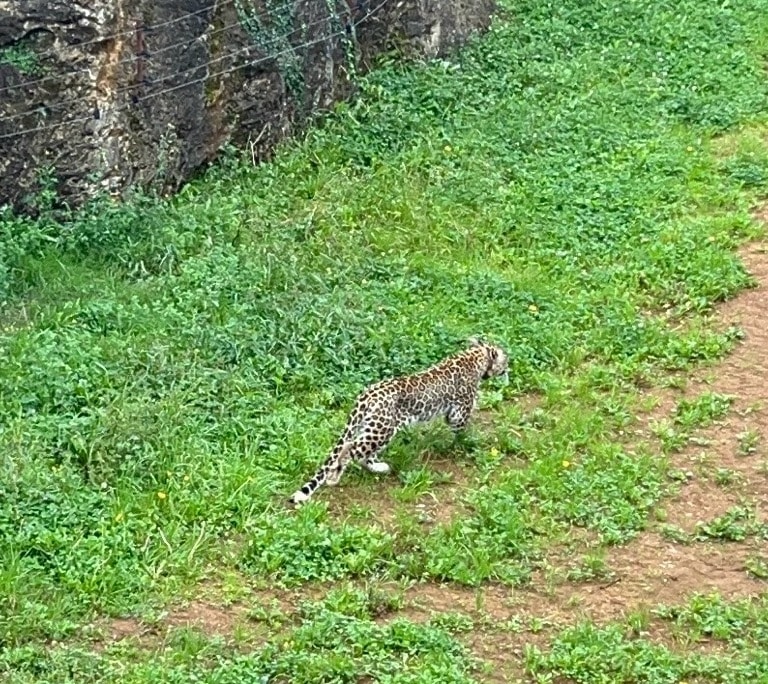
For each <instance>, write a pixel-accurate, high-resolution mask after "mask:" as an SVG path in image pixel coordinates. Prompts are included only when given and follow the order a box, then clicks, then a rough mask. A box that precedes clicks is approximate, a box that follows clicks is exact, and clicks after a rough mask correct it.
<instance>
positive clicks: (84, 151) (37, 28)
mask: <svg viewBox="0 0 768 684" xmlns="http://www.w3.org/2000/svg"><path fill="white" fill-rule="evenodd" d="M492 8H493V5H492V2H491V0H461V1H458V2H457V1H454V0H350V4H347V2H346V1H344V2H342V1H341V0H294V1H293V2H287V1H286V0H216V1H214V2H211V0H182V1H179V0H151V1H150V0H134V2H131V3H129V2H126V0H93V1H91V2H85V0H81V1H80V2H70V1H66V2H65V1H60V2H50V0H0V205H2V204H11V205H13V206H14V207H16V208H18V209H21V210H32V208H33V207H32V205H31V204H30V203H29V201H28V198H29V197H31V196H32V195H33V194H34V193H35V192H37V191H38V190H39V188H40V183H41V179H42V178H44V177H48V178H55V183H56V189H57V191H58V193H59V195H60V196H61V197H62V198H64V200H65V201H66V202H67V203H69V204H70V205H73V206H76V205H78V204H81V203H82V202H83V201H84V200H86V199H87V198H88V197H90V196H93V195H94V194H95V193H98V192H102V191H107V192H110V193H113V194H121V193H123V192H124V191H125V190H126V189H128V188H131V187H141V188H151V189H154V190H156V191H160V192H164V193H168V192H173V191H175V190H176V189H178V188H179V186H180V185H181V184H182V183H183V182H184V181H185V180H187V179H188V178H189V177H190V176H191V175H192V174H193V173H195V171H196V170H198V169H200V168H201V167H203V166H204V165H205V164H207V163H208V162H210V161H211V160H213V159H214V158H215V157H216V154H217V152H218V151H219V150H220V149H221V148H222V147H223V146H224V145H226V144H229V143H233V144H236V145H241V146H243V145H245V146H248V149H249V150H250V151H251V153H252V155H253V158H254V160H259V159H262V158H263V157H264V156H265V155H267V154H269V152H270V151H271V150H272V149H273V148H274V146H275V144H276V143H277V142H278V141H279V140H281V139H282V138H284V137H286V136H288V135H290V134H292V133H293V132H295V130H296V129H297V128H298V127H300V126H301V125H303V124H304V122H305V121H306V120H307V118H308V117H309V116H310V115H312V114H315V113H317V112H320V111H322V110H324V109H327V108H328V107H330V106H331V105H332V104H333V102H335V101H338V100H339V99H341V98H344V97H346V96H348V95H349V93H350V92H351V83H350V79H349V74H350V73H351V71H352V69H351V67H354V70H355V71H358V72H360V71H365V70H366V69H368V68H370V65H371V64H372V62H373V61H374V59H375V57H376V55H378V54H380V53H381V52H382V51H384V50H386V49H389V48H390V47H391V46H392V45H398V46H399V47H400V48H401V49H402V48H403V47H407V48H408V49H409V50H410V51H412V52H413V54H414V55H421V56H425V57H434V56H438V55H441V54H444V53H446V52H448V51H450V50H453V49H454V48H455V47H456V46H457V45H459V44H460V43H462V42H463V41H464V40H466V38H467V36H468V35H469V34H470V33H472V32H473V31H476V30H478V29H482V28H484V27H486V26H487V25H488V22H489V18H490V14H491V11H492ZM349 60H353V61H354V64H351V63H350V62H349Z"/></svg>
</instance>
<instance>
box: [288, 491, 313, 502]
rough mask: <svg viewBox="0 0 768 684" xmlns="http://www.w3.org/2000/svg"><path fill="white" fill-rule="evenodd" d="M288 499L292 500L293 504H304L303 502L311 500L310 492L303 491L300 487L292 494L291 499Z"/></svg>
mask: <svg viewBox="0 0 768 684" xmlns="http://www.w3.org/2000/svg"><path fill="white" fill-rule="evenodd" d="M288 501H290V502H291V503H292V504H296V505H298V504H302V503H304V502H305V501H309V494H305V493H304V492H302V491H301V490H300V489H299V490H298V491H295V492H294V493H293V494H292V495H291V498H290V499H288Z"/></svg>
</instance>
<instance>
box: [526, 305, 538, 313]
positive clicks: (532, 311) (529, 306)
mask: <svg viewBox="0 0 768 684" xmlns="http://www.w3.org/2000/svg"><path fill="white" fill-rule="evenodd" d="M538 310H539V307H538V306H536V305H535V304H529V305H528V311H530V312H531V313H536V312H537V311H538Z"/></svg>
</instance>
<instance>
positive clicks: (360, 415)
mask: <svg viewBox="0 0 768 684" xmlns="http://www.w3.org/2000/svg"><path fill="white" fill-rule="evenodd" d="M507 369H508V362H507V355H506V354H505V352H504V350H503V349H501V347H497V346H494V345H491V344H486V343H485V342H480V341H477V340H472V341H471V346H470V347H469V348H468V349H466V350H464V351H463V352H461V353H460V354H456V355H455V356H451V357H449V358H447V359H444V360H443V361H441V362H440V363H438V364H436V365H434V366H432V367H431V368H428V369H427V370H425V371H422V372H420V373H416V374H414V375H406V376H403V377H399V378H391V379H389V380H383V381H382V382H378V383H376V384H375V385H371V386H370V387H368V388H367V389H366V390H364V391H363V392H362V394H360V395H359V396H358V398H357V401H356V402H355V406H354V408H353V409H352V412H351V413H350V416H349V418H348V420H347V424H346V426H345V427H344V432H343V433H342V435H341V437H340V438H339V441H338V442H337V443H336V446H335V447H334V448H333V451H332V452H331V454H330V456H329V457H328V458H327V459H326V461H325V463H323V465H322V466H321V467H320V468H319V470H318V471H317V472H316V473H315V474H314V476H313V477H312V479H311V480H309V481H308V482H307V483H306V484H305V485H304V486H303V487H301V489H298V490H297V491H295V492H294V493H293V495H292V496H291V498H290V501H291V503H294V504H298V503H302V502H304V501H307V500H308V499H309V498H310V497H311V496H312V494H314V492H315V491H316V490H317V489H318V487H320V486H322V485H323V484H326V485H336V484H338V483H339V480H340V479H341V476H342V474H343V473H344V471H345V470H346V468H347V466H348V465H349V464H350V463H351V462H352V461H357V462H358V463H360V465H362V466H363V467H364V468H366V469H367V470H369V471H370V472H372V473H387V472H389V465H388V464H387V463H384V461H380V460H379V458H378V457H379V454H380V453H381V452H382V451H383V450H384V448H385V447H386V446H387V445H388V444H389V443H390V442H391V441H392V438H393V437H394V436H395V434H396V433H397V432H398V431H399V430H401V429H402V428H404V427H406V426H408V425H413V424H414V423H425V422H428V421H431V420H433V419H435V418H438V417H441V416H442V417H444V418H445V420H446V422H447V423H448V425H449V426H450V427H451V429H452V430H453V431H454V432H456V433H458V432H459V431H461V430H462V429H464V428H465V427H466V425H467V423H468V422H469V418H470V415H471V413H472V409H473V408H474V406H475V400H476V397H477V390H478V387H479V385H480V381H481V380H484V379H486V378H490V377H493V376H497V375H503V374H506V373H507Z"/></svg>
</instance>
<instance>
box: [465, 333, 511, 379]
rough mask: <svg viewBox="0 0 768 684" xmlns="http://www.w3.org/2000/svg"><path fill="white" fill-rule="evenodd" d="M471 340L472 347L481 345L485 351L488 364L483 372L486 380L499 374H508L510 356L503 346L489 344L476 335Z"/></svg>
mask: <svg viewBox="0 0 768 684" xmlns="http://www.w3.org/2000/svg"><path fill="white" fill-rule="evenodd" d="M469 342H470V345H471V346H472V347H480V348H481V349H482V350H483V351H484V352H485V357H486V360H487V362H488V366H487V367H486V369H485V372H484V373H483V379H484V380H485V379H486V378H493V377H495V376H497V375H507V373H508V372H509V358H508V357H507V353H506V352H505V351H504V350H503V349H502V348H501V347H499V346H497V345H495V344H488V343H487V342H484V341H483V340H479V339H477V338H474V337H473V338H472V339H470V341H469Z"/></svg>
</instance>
